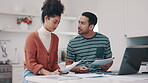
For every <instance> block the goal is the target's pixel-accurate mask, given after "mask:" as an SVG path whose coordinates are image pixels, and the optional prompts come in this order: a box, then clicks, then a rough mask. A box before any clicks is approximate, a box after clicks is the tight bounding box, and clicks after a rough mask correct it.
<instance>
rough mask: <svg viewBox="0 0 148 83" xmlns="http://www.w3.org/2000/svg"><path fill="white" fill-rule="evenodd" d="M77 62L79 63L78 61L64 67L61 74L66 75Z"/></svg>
mask: <svg viewBox="0 0 148 83" xmlns="http://www.w3.org/2000/svg"><path fill="white" fill-rule="evenodd" d="M79 62H81V61H78V62H73V64H71V65H66V68H65V69H64V70H63V71H62V72H63V73H67V72H69V71H70V70H71V69H72V68H74V67H75V66H76V65H77V64H78V63H79Z"/></svg>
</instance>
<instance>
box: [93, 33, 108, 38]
mask: <svg viewBox="0 0 148 83" xmlns="http://www.w3.org/2000/svg"><path fill="white" fill-rule="evenodd" d="M96 34H97V37H100V38H106V39H109V38H108V37H107V36H106V35H104V34H102V33H98V32H97V33H96Z"/></svg>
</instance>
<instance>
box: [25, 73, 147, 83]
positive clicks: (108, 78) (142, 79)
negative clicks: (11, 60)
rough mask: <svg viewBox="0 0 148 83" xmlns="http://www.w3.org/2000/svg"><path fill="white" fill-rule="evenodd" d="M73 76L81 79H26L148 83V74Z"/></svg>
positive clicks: (36, 81) (32, 81)
mask: <svg viewBox="0 0 148 83" xmlns="http://www.w3.org/2000/svg"><path fill="white" fill-rule="evenodd" d="M93 75H94V76H96V75H98V76H104V77H100V78H86V77H89V76H93ZM75 76H79V77H82V79H77V80H62V81H61V80H55V79H47V78H46V79H45V78H42V77H44V76H41V77H39V76H30V77H26V79H27V80H28V81H29V83H148V74H133V75H116V76H115V75H102V74H77V75H75Z"/></svg>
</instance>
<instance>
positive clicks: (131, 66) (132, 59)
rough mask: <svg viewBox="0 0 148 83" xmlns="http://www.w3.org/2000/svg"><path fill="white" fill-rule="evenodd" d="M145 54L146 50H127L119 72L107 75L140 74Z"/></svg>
mask: <svg viewBox="0 0 148 83" xmlns="http://www.w3.org/2000/svg"><path fill="white" fill-rule="evenodd" d="M145 52H146V51H145V48H132V47H131V48H130V47H129V48H126V50H125V53H124V56H123V59H122V62H121V65H120V69H119V71H118V72H111V73H107V74H111V75H128V74H136V73H138V71H139V69H140V65H141V62H142V59H143V57H144V55H145Z"/></svg>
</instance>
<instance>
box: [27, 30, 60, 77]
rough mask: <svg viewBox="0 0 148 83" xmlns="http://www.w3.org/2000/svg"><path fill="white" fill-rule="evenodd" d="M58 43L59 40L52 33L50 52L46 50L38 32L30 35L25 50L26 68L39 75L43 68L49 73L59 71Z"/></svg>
mask: <svg viewBox="0 0 148 83" xmlns="http://www.w3.org/2000/svg"><path fill="white" fill-rule="evenodd" d="M58 42H59V38H58V37H57V36H56V35H55V34H53V33H51V43H50V48H49V50H46V48H45V47H44V44H43V43H42V41H41V40H40V38H39V36H38V33H37V32H32V33H31V34H29V36H28V37H27V39H26V43H25V48H24V51H25V63H24V67H25V68H27V69H29V70H30V71H32V72H33V73H34V74H38V72H39V71H40V69H42V68H44V69H46V70H49V71H54V70H56V69H58V68H59V66H58V63H57V62H58V53H57V52H58Z"/></svg>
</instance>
